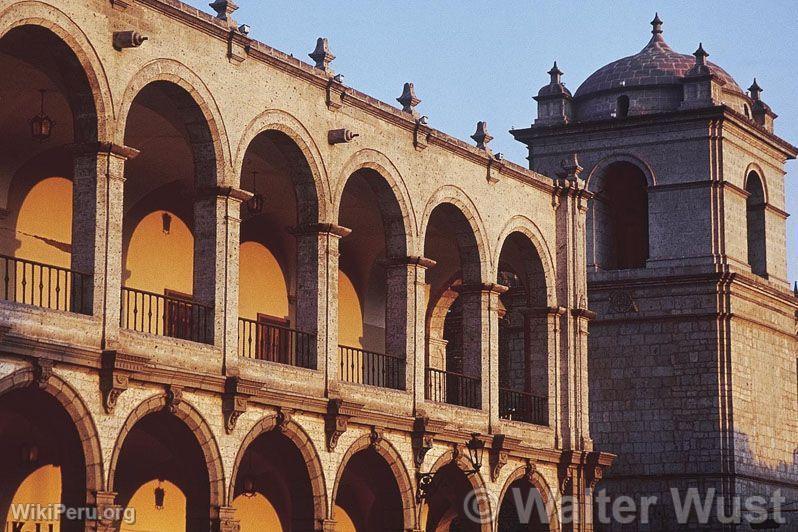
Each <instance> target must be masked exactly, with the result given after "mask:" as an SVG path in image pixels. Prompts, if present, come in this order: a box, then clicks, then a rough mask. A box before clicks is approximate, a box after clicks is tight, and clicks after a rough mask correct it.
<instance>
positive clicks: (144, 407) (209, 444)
mask: <svg viewBox="0 0 798 532" xmlns="http://www.w3.org/2000/svg"><path fill="white" fill-rule="evenodd" d="M167 405H170V406H169V410H170V412H171V413H172V414H173V415H174V416H175V417H177V418H178V419H179V420H180V421H182V422H183V423H184V424H185V425H186V427H188V429H189V430H190V431H191V433H192V434H194V437H195V438H196V439H197V443H198V444H199V446H200V448H201V449H202V453H203V456H204V457H205V463H206V465H207V468H208V481H209V483H210V504H211V511H213V509H215V508H219V507H221V506H225V505H226V497H225V488H224V471H223V464H222V458H221V454H220V452H219V446H218V444H217V442H216V438H215V437H214V435H213V432H212V431H211V428H210V426H209V425H208V423H207V422H206V421H205V419H204V418H203V417H202V415H201V414H200V413H199V412H198V411H197V410H196V409H195V408H194V407H193V406H191V405H189V404H188V403H186V402H185V401H183V400H175V401H172V402H171V403H170V402H169V400H168V398H167V395H166V394H160V395H156V396H153V397H150V398H149V399H146V400H145V401H143V402H142V403H140V404H139V405H138V406H137V407H136V408H134V409H133V411H132V412H131V413H130V415H129V416H128V417H127V419H126V420H125V424H124V425H123V426H122V429H121V430H120V431H119V435H118V436H117V437H116V442H115V444H114V450H113V453H112V454H111V460H110V462H109V463H108V480H107V482H106V484H107V486H108V487H109V490H110V491H113V488H114V475H115V473H116V466H117V463H118V461H119V455H120V454H121V452H122V446H123V444H124V443H125V438H126V437H127V435H128V433H129V432H130V431H131V430H132V429H133V427H134V426H135V425H136V423H137V422H138V421H139V420H141V419H142V418H143V417H145V416H146V415H148V414H152V413H155V412H159V411H161V410H164V409H165V408H167Z"/></svg>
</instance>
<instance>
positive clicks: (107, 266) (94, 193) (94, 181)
mask: <svg viewBox="0 0 798 532" xmlns="http://www.w3.org/2000/svg"><path fill="white" fill-rule="evenodd" d="M73 153H74V178H73V192H72V270H73V271H74V272H81V273H85V274H89V277H88V278H87V279H86V280H85V282H84V283H80V282H75V283H74V285H73V290H72V304H73V309H72V310H73V311H75V312H82V313H84V314H90V315H92V316H95V317H98V318H100V319H101V321H102V348H103V349H109V348H110V349H113V348H114V347H115V346H116V344H117V343H118V338H119V315H120V292H121V289H122V267H123V266H122V259H121V257H122V216H123V212H124V204H123V200H124V183H125V161H127V160H128V159H132V158H133V157H135V156H136V155H138V151H137V150H134V149H133V148H128V147H125V146H118V145H116V144H111V143H90V144H82V145H77V146H75V147H74V152H73Z"/></svg>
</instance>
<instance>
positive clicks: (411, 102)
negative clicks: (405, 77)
mask: <svg viewBox="0 0 798 532" xmlns="http://www.w3.org/2000/svg"><path fill="white" fill-rule="evenodd" d="M396 101H397V102H399V103H400V104H402V111H404V112H405V113H409V114H411V115H413V118H418V117H419V114H418V111H416V106H417V105H418V104H420V103H421V100H420V99H419V98H418V97H416V89H415V87H413V84H412V83H405V85H404V88H403V89H402V95H401V96H399V97H398V98H397V99H396Z"/></svg>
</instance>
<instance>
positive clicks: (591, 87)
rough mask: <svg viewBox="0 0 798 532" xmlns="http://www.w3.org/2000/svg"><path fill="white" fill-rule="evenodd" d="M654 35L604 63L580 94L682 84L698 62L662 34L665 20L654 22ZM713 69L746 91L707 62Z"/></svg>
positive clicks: (728, 86)
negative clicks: (632, 50) (625, 54)
mask: <svg viewBox="0 0 798 532" xmlns="http://www.w3.org/2000/svg"><path fill="white" fill-rule="evenodd" d="M651 25H652V26H653V27H654V29H653V30H652V31H651V33H653V36H652V37H651V40H650V41H649V42H648V44H647V45H646V47H645V48H643V49H642V50H640V52H638V53H636V54H635V55H630V56H629V57H624V58H623V59H618V60H617V61H614V62H612V63H610V64H609V65H606V66H603V67H601V68H600V69H598V70H597V71H596V72H594V73H593V74H591V75H590V77H588V78H587V79H586V80H585V81H584V83H582V85H580V86H579V88H578V89H577V90H576V95H575V97H576V98H579V97H580V96H586V95H589V94H593V93H596V92H600V91H605V90H610V89H619V88H630V87H641V86H651V85H678V84H679V80H680V78H683V77H684V75H685V74H687V71H688V70H690V69H691V68H692V67H693V66H695V63H696V59H695V57H693V56H692V55H684V54H680V53H678V52H675V51H673V50H672V49H671V47H670V46H668V44H667V43H666V42H665V39H664V38H663V37H662V21H661V20H660V19H659V17H658V16H656V17H655V18H654V20H653V21H652V22H651ZM707 66H709V68H710V71H711V72H712V73H713V74H715V75H716V76H717V77H718V78H719V79H720V80H722V81H723V82H725V85H724V89H725V90H731V91H734V92H738V93H740V94H743V90H742V89H741V88H740V86H739V85H737V82H735V81H734V79H733V78H732V77H731V76H730V75H729V74H728V73H727V72H726V71H725V70H723V69H722V68H720V67H719V66H718V65H716V64H714V63H710V62H707Z"/></svg>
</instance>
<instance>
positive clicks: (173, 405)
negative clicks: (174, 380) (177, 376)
mask: <svg viewBox="0 0 798 532" xmlns="http://www.w3.org/2000/svg"><path fill="white" fill-rule="evenodd" d="M182 402H183V387H182V386H176V385H174V384H170V385H169V386H167V387H166V404H164V406H163V407H164V410H166V411H167V412H169V413H170V414H176V413H177V409H178V408H179V406H180V403H182Z"/></svg>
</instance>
